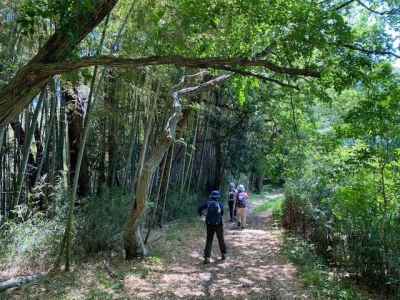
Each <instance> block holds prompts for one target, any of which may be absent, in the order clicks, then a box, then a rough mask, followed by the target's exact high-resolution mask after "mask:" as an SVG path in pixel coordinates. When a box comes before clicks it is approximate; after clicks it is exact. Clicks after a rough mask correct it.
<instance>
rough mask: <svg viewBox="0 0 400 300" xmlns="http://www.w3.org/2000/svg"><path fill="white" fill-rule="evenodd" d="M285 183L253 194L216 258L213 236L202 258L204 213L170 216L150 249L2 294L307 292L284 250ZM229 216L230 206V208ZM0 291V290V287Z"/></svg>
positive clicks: (234, 295) (254, 295)
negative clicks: (207, 257) (277, 216)
mask: <svg viewBox="0 0 400 300" xmlns="http://www.w3.org/2000/svg"><path fill="white" fill-rule="evenodd" d="M282 198H283V195H282V193H281V191H277V190H275V191H274V190H270V191H269V192H265V193H263V194H261V195H252V196H251V197H250V202H251V207H250V214H249V217H248V226H247V228H246V229H244V230H239V229H238V228H237V226H236V225H235V224H234V223H229V222H226V223H225V241H226V243H227V247H228V255H227V259H226V260H225V261H219V260H218V258H219V257H220V253H219V249H218V243H217V241H216V239H214V243H213V253H212V261H211V263H210V264H208V265H203V249H204V246H205V225H204V222H203V221H201V220H200V219H197V220H194V221H193V220H191V221H188V222H177V223H172V224H170V225H169V226H167V227H166V228H164V229H163V232H162V235H161V236H162V238H161V239H160V240H158V241H157V242H156V243H154V244H153V245H152V256H151V257H148V258H145V259H143V260H134V261H130V262H127V261H126V260H124V258H123V256H122V255H120V254H117V253H115V254H114V255H112V257H104V256H94V257H90V258H88V260H87V261H82V262H80V264H76V265H74V269H73V271H72V272H70V273H61V274H57V275H55V276H54V277H47V278H44V279H43V280H41V281H40V282H38V283H35V284H31V285H27V286H25V287H23V288H21V289H17V290H14V291H11V290H10V291H9V292H7V294H5V295H4V294H3V295H4V296H5V297H6V299H40V300H43V299H68V300H69V299H79V300H80V299H88V300H89V299H90V300H97V299H106V300H108V299H160V300H161V299H185V300H186V299H199V300H200V299H204V300H206V299H207V300H211V299H309V298H310V297H309V296H308V294H307V292H306V291H305V290H304V289H303V288H302V285H301V283H300V280H298V279H297V278H296V269H295V267H294V266H293V265H292V264H290V263H288V261H287V259H286V258H285V257H284V256H282V254H281V251H280V250H281V247H282V240H283V232H282V230H281V229H279V228H278V227H277V226H276V225H275V224H274V222H273V218H272V207H274V203H277V202H278V201H279V199H281V200H282ZM225 213H226V218H227V217H228V216H227V215H228V212H227V210H226V211H225ZM0 299H3V298H2V294H0Z"/></svg>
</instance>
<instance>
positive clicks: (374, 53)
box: [343, 44, 400, 58]
mask: <svg viewBox="0 0 400 300" xmlns="http://www.w3.org/2000/svg"><path fill="white" fill-rule="evenodd" d="M343 47H346V48H348V49H351V50H356V51H359V52H363V53H366V54H373V55H388V56H394V57H396V58H400V55H399V54H396V53H394V52H392V51H382V50H374V49H372V50H371V49H365V48H362V47H359V46H356V45H348V44H345V45H343Z"/></svg>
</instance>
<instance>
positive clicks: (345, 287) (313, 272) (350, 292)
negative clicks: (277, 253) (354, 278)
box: [282, 235, 368, 300]
mask: <svg viewBox="0 0 400 300" xmlns="http://www.w3.org/2000/svg"><path fill="white" fill-rule="evenodd" d="M282 251H283V253H284V254H285V255H286V256H287V257H288V258H289V260H290V261H291V262H292V263H294V264H295V265H296V266H297V267H298V268H299V271H300V276H301V278H302V280H303V282H304V284H305V286H306V287H307V288H308V289H309V290H310V291H311V293H312V294H313V297H315V299H335V300H336V299H341V300H356V299H359V300H361V299H368V298H367V297H366V296H363V295H362V294H361V293H360V292H359V291H357V290H356V289H355V288H354V287H353V284H352V282H350V281H349V280H346V278H340V277H339V276H338V274H334V273H333V272H331V271H330V269H329V268H328V267H327V266H326V263H325V262H324V260H323V259H322V258H321V257H319V256H318V255H317V254H316V253H315V248H314V247H313V245H312V244H310V243H307V242H305V241H304V240H299V239H297V238H295V237H292V236H289V235H288V236H285V239H284V248H283V250H282Z"/></svg>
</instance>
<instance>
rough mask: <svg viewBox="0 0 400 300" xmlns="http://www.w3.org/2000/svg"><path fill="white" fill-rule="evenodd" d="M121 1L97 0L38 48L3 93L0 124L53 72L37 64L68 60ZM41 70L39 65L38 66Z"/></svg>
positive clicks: (75, 15) (27, 101)
mask: <svg viewBox="0 0 400 300" xmlns="http://www.w3.org/2000/svg"><path fill="white" fill-rule="evenodd" d="M117 2H118V0H101V1H96V2H95V3H96V4H94V7H93V12H92V13H89V12H88V11H77V12H76V14H74V16H73V17H71V18H70V20H66V22H65V23H64V24H65V25H64V26H61V27H60V28H58V29H57V30H56V32H55V33H54V34H53V36H51V37H50V39H49V40H48V41H47V42H46V44H45V45H44V46H43V47H42V48H41V49H40V50H39V52H38V53H37V54H36V56H34V57H33V58H32V59H31V60H30V61H29V62H28V63H27V64H26V65H25V66H24V67H22V68H21V69H20V70H19V71H18V72H17V74H16V75H15V76H14V78H13V79H11V81H10V82H9V83H8V84H7V86H5V87H4V89H3V90H2V91H1V92H0V112H1V113H0V123H1V124H5V123H8V122H10V121H11V120H13V119H14V118H15V117H16V116H17V115H18V114H19V113H20V112H21V111H22V110H23V109H24V108H25V107H26V106H27V105H28V104H29V103H30V102H32V99H33V97H35V96H36V95H37V94H38V93H39V92H40V90H41V89H42V88H43V87H44V86H45V85H46V83H47V81H48V80H49V79H50V78H51V76H52V75H51V74H48V73H47V74H45V73H46V72H41V71H37V70H36V71H35V66H38V65H41V64H46V63H54V62H59V61H62V60H65V59H66V57H67V56H68V54H69V53H70V52H71V50H73V49H74V48H75V47H76V46H77V45H78V44H79V43H80V42H81V41H82V40H83V39H84V38H85V37H86V36H87V35H88V34H89V33H90V32H91V31H92V30H93V29H94V28H95V27H96V26H97V25H98V24H99V23H100V22H101V21H102V20H103V19H104V17H105V16H106V15H107V14H109V12H110V11H111V10H112V9H113V7H114V6H115V5H116V4H117ZM39 69H40V68H39Z"/></svg>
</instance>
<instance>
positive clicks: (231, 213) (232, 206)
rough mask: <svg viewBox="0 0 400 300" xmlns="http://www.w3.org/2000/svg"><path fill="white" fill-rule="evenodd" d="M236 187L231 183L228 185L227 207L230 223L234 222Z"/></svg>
mask: <svg viewBox="0 0 400 300" xmlns="http://www.w3.org/2000/svg"><path fill="white" fill-rule="evenodd" d="M236 193H237V190H236V186H235V184H234V183H233V182H231V183H230V184H229V194H228V205H229V217H230V222H234V217H235V216H236V214H235V199H236Z"/></svg>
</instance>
